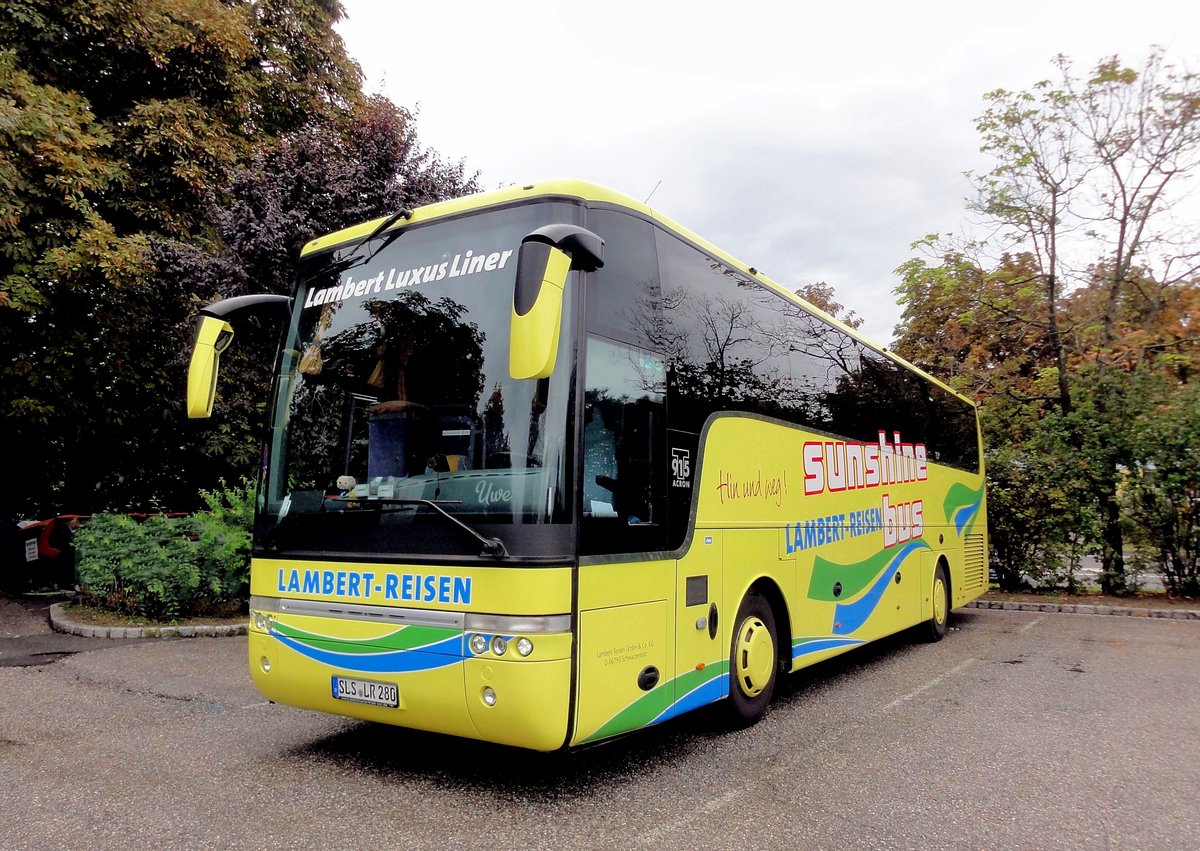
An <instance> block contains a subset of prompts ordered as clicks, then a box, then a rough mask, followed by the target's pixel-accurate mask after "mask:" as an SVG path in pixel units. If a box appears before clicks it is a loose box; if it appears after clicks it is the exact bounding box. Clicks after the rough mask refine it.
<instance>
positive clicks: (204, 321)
mask: <svg viewBox="0 0 1200 851" xmlns="http://www.w3.org/2000/svg"><path fill="white" fill-rule="evenodd" d="M232 342H233V326H231V325H230V324H229V323H228V322H226V321H225V320H224V319H218V318H217V317H216V316H204V315H201V316H200V321H199V322H198V323H197V325H196V343H195V345H194V346H193V347H192V360H191V363H190V364H188V383H187V415H188V417H189V418H190V419H203V418H205V417H210V416H212V409H213V399H214V398H215V397H216V393H217V367H218V364H219V361H220V359H221V352H223V351H225V350H226V349H227V348H229V344H230V343H232Z"/></svg>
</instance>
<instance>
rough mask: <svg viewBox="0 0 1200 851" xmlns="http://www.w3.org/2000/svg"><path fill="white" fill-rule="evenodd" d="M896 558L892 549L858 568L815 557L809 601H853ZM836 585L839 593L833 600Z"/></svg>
mask: <svg viewBox="0 0 1200 851" xmlns="http://www.w3.org/2000/svg"><path fill="white" fill-rule="evenodd" d="M895 554H896V551H895V549H890V550H880V551H879V552H877V553H875V554H874V555H872V556H870V557H869V558H867V559H865V560H864V561H860V562H858V563H857V564H838V563H837V562H832V561H829V560H828V559H825V558H822V557H821V556H817V557H816V558H815V559H814V560H813V571H812V579H810V580H809V582H808V599H810V600H825V601H828V602H830V603H832V602H839V603H844V602H845V601H847V600H851V599H853V598H854V597H856V596H858V594H859V593H860V592H861V591H862V590H863V589H864V588H866V587H867V586H868V585H870V584H871V582H872V581H873V580H874V579H875V577H876V576H878V575H879V571H881V570H883V569H884V568H885V567H886V566H887V563H888V562H889V561H890V560H891V558H892V556H894V555H895ZM835 582H840V583H842V593H841V594H839V595H838V596H836V597H835V596H834V595H833V584H834V583H835Z"/></svg>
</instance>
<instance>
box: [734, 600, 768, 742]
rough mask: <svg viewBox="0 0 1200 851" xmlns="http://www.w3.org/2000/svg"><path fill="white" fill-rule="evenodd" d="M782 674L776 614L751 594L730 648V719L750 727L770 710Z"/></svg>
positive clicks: (742, 608) (741, 610)
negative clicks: (777, 678) (778, 679)
mask: <svg viewBox="0 0 1200 851" xmlns="http://www.w3.org/2000/svg"><path fill="white" fill-rule="evenodd" d="M778 674H779V647H778V644H777V638H776V635H775V615H774V613H773V612H772V611H771V606H770V604H769V603H767V601H766V599H765V598H764V597H763V596H762V595H761V594H759V593H758V592H757V591H751V592H750V593H748V594H747V595H746V596H745V598H743V599H742V604H741V606H739V607H738V613H737V617H736V618H735V619H734V622H733V639H732V640H731V642H730V648H729V699H728V700H727V701H725V703H726V705H727V706H728V713H727V715H728V720H729V722H730V724H731V725H732V726H734V727H749V726H750V725H751V724H754V723H756V722H757V721H758V720H759V719H760V718H762V717H763V715H764V714H765V713H766V711H767V704H769V703H770V702H771V695H772V694H774V692H775V679H776V677H777V676H778Z"/></svg>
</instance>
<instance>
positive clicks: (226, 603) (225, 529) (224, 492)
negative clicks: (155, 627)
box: [75, 479, 255, 620]
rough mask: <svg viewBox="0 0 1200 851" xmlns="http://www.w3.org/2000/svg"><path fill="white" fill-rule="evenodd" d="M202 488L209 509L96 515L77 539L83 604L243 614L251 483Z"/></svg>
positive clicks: (164, 615)
mask: <svg viewBox="0 0 1200 851" xmlns="http://www.w3.org/2000/svg"><path fill="white" fill-rule="evenodd" d="M221 484H222V488H221V489H220V490H217V491H201V493H200V496H201V498H202V499H203V500H204V503H205V505H207V506H208V508H207V510H204V511H199V512H197V513H196V514H193V515H192V516H190V517H180V518H172V517H162V516H152V517H148V518H147V519H146V520H145V522H142V523H138V522H137V521H136V520H134V519H133V518H131V517H127V516H125V515H118V514H98V515H96V516H94V517H93V518H92V519H91V521H90V522H89V523H87V524H86V525H84V526H83V527H81V528H80V530H79V531H78V532H77V533H76V537H75V550H76V566H77V570H78V575H79V586H80V591H81V593H82V594H83V597H84V601H85V602H87V603H89V604H91V605H97V606H100V607H102V608H106V609H110V610H112V611H116V612H121V613H123V614H129V615H135V616H138V617H144V618H150V619H152V620H175V619H178V618H185V617H191V616H194V615H228V614H233V613H235V612H237V611H244V609H245V606H246V602H247V595H248V593H249V583H250V530H251V526H252V524H253V519H254V501H255V488H254V482H253V481H251V480H249V479H243V480H242V481H241V483H240V484H238V485H237V486H234V487H229V486H227V485H225V483H224V482H222V483H221Z"/></svg>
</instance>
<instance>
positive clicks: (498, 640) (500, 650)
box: [492, 635, 508, 656]
mask: <svg viewBox="0 0 1200 851" xmlns="http://www.w3.org/2000/svg"><path fill="white" fill-rule="evenodd" d="M507 649H508V642H507V641H505V640H504V636H502V635H495V636H492V652H493V653H495V654H496V655H497V656H503V655H504V651H505V650H507Z"/></svg>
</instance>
